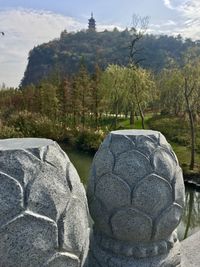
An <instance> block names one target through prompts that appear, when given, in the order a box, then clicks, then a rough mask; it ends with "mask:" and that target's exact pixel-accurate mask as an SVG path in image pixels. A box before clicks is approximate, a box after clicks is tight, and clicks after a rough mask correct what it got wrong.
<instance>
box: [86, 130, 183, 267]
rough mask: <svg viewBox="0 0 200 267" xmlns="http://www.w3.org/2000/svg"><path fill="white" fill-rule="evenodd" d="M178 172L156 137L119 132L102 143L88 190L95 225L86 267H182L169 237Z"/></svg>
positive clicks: (177, 200) (179, 194) (177, 214)
mask: <svg viewBox="0 0 200 267" xmlns="http://www.w3.org/2000/svg"><path fill="white" fill-rule="evenodd" d="M98 153H100V155H101V156H99V154H98ZM110 153H111V154H112V157H111V156H108V155H110ZM109 158H110V159H111V160H110V161H109ZM105 161H106V162H105ZM108 166H109V167H108ZM97 168H98V170H99V171H96V170H97ZM105 169H106V171H105ZM179 171H180V167H179V165H178V161H177V158H176V156H175V155H174V153H173V151H172V149H171V146H170V145H169V144H168V143H167V141H166V139H165V137H164V136H162V134H161V133H159V132H155V131H145V130H142V131H140V130H122V131H114V132H111V133H110V134H109V135H108V136H107V137H106V139H105V141H104V142H103V145H102V146H101V148H100V152H97V156H95V158H94V161H93V165H92V168H91V176H90V180H89V185H88V196H89V198H88V201H89V208H90V212H91V216H92V218H93V220H94V232H93V235H92V237H91V245H90V255H89V267H98V266H101V267H111V266H113V267H114V266H115V267H117V266H120V267H121V266H123V267H134V266H137V267H139V266H141V267H152V266H154V267H161V266H162V267H165V266H166V267H169V266H170V267H175V266H178V265H180V250H179V241H177V238H174V234H173V233H174V230H175V229H176V226H177V224H178V223H179V221H180V218H181V214H182V210H183V204H184V190H183V189H184V188H183V179H182V176H181V173H180V172H179ZM130 200H131V201H130ZM179 204H181V205H179Z"/></svg>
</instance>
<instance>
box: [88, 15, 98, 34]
mask: <svg viewBox="0 0 200 267" xmlns="http://www.w3.org/2000/svg"><path fill="white" fill-rule="evenodd" d="M88 21H89V22H88V30H89V31H96V21H95V19H94V18H93V13H91V18H90V19H89V20H88Z"/></svg>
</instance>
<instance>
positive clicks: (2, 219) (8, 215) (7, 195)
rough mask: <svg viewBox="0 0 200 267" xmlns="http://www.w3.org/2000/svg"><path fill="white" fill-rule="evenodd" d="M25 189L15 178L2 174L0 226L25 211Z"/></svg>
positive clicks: (0, 183) (0, 173)
mask: <svg viewBox="0 0 200 267" xmlns="http://www.w3.org/2000/svg"><path fill="white" fill-rule="evenodd" d="M23 202H24V196H23V189H22V187H21V185H20V183H19V182H18V181H17V180H15V179H14V178H12V177H10V176H8V175H6V174H4V173H2V172H0V225H4V224H5V223H7V222H8V221H10V220H11V219H13V218H14V217H16V216H17V215H18V214H20V213H21V212H22V211H23V205H24V203H23Z"/></svg>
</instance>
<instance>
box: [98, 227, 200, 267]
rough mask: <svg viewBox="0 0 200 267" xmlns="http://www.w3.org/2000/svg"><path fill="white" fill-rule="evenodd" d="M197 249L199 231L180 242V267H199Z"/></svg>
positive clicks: (199, 239)
mask: <svg viewBox="0 0 200 267" xmlns="http://www.w3.org/2000/svg"><path fill="white" fill-rule="evenodd" d="M199 248H200V231H199V232H197V233H195V234H193V235H191V236H190V237H188V238H186V239H185V240H183V241H182V242H181V267H199V265H200V253H199ZM94 266H95V265H94Z"/></svg>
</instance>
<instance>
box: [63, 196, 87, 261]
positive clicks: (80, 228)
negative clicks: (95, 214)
mask: <svg viewBox="0 0 200 267" xmlns="http://www.w3.org/2000/svg"><path fill="white" fill-rule="evenodd" d="M60 223H61V221H60ZM62 223H63V230H64V232H63V245H62V248H63V249H67V250H68V251H70V252H73V253H75V254H76V255H77V256H80V255H81V254H82V252H83V250H84V244H85V241H86V240H85V237H86V236H87V235H88V229H89V225H88V212H87V207H86V206H85V203H82V202H81V201H80V200H79V199H78V198H75V197H72V198H71V201H70V203H69V205H68V206H67V208H66V210H65V213H64V214H63V221H62ZM62 223H61V224H62Z"/></svg>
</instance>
